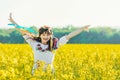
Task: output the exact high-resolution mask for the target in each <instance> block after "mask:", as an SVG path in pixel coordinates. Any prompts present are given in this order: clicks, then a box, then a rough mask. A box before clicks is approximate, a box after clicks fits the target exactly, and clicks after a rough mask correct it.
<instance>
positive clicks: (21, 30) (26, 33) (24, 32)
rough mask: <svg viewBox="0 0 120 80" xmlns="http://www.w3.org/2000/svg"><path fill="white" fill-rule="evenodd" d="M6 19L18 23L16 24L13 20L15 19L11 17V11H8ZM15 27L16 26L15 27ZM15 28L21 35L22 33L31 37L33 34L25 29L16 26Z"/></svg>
mask: <svg viewBox="0 0 120 80" xmlns="http://www.w3.org/2000/svg"><path fill="white" fill-rule="evenodd" d="M8 20H9V21H10V22H11V23H13V24H15V25H18V24H17V23H16V22H15V20H14V19H13V18H12V13H10V15H9V19H8ZM15 28H16V27H15ZM16 29H17V30H18V31H19V32H20V33H21V34H22V35H23V36H24V35H29V36H31V37H33V36H34V35H33V34H32V33H29V32H28V31H26V30H23V29H18V28H16Z"/></svg>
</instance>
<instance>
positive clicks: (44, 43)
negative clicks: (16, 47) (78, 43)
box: [9, 14, 89, 75]
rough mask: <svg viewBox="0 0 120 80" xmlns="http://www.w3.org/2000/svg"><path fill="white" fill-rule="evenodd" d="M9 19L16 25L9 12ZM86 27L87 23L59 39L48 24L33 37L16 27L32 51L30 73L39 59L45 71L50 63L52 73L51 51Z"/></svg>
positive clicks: (52, 56) (86, 29)
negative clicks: (32, 57)
mask: <svg viewBox="0 0 120 80" xmlns="http://www.w3.org/2000/svg"><path fill="white" fill-rule="evenodd" d="M9 21H10V22H11V23H13V24H15V25H18V24H17V23H16V22H15V21H14V20H13V18H12V14H10V17H9ZM88 27H89V25H86V26H84V27H82V28H80V29H78V30H76V31H73V32H71V33H69V34H68V35H65V36H63V37H61V38H60V39H59V40H58V39H57V38H53V32H52V30H51V28H50V27H48V26H43V27H41V28H40V29H39V36H37V37H35V35H34V34H32V33H29V32H28V31H25V30H23V29H18V30H19V31H20V32H21V33H22V35H23V37H24V39H25V40H26V42H27V43H28V44H30V46H31V47H32V50H33V52H34V65H33V68H32V72H31V73H32V75H33V74H34V70H36V69H37V68H38V67H39V63H38V61H39V60H40V61H44V62H45V66H44V68H43V70H44V71H46V68H47V66H48V64H50V65H51V70H52V72H53V73H54V67H53V64H52V63H53V60H54V54H53V53H52V51H53V50H55V49H57V48H58V47H59V46H60V45H63V44H66V43H67V42H68V40H70V39H71V38H72V37H74V36H76V35H78V34H79V33H81V32H82V31H89V29H88Z"/></svg>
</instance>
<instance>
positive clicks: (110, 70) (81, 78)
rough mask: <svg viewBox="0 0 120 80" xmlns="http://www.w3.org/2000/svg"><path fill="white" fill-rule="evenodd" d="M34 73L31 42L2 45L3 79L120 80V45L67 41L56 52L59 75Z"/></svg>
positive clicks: (0, 69)
mask: <svg viewBox="0 0 120 80" xmlns="http://www.w3.org/2000/svg"><path fill="white" fill-rule="evenodd" d="M43 64H44V62H41V66H40V68H39V69H38V70H36V71H35V75H34V76H32V75H31V69H32V66H33V52H32V49H31V48H30V46H29V45H28V44H0V80H120V45H119V44H116V45H114V44H111V45H110V44H66V45H64V46H61V47H60V48H59V49H58V50H57V51H56V55H55V60H54V67H55V74H52V73H51V71H50V66H48V69H47V70H48V71H47V72H43V71H42V68H43Z"/></svg>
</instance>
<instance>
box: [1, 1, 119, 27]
mask: <svg viewBox="0 0 120 80" xmlns="http://www.w3.org/2000/svg"><path fill="white" fill-rule="evenodd" d="M119 3H120V0H0V28H3V27H4V28H8V27H9V26H8V25H7V24H8V23H9V21H8V17H9V13H10V12H12V14H13V18H14V19H15V20H16V22H17V23H19V24H20V25H23V26H32V25H35V26H37V27H40V26H43V25H49V26H51V27H54V26H66V25H74V26H83V25H87V24H90V25H91V26H92V27H95V26H111V27H112V28H120V9H119V8H120V5H119Z"/></svg>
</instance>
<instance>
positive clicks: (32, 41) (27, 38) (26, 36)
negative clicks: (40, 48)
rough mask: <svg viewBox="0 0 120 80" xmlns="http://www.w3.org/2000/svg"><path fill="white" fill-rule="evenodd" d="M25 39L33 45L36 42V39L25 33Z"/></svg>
mask: <svg viewBox="0 0 120 80" xmlns="http://www.w3.org/2000/svg"><path fill="white" fill-rule="evenodd" d="M23 38H24V39H25V41H26V42H27V43H28V44H30V45H31V46H32V45H33V44H34V42H35V40H33V39H32V38H31V37H30V36H29V35H23Z"/></svg>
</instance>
